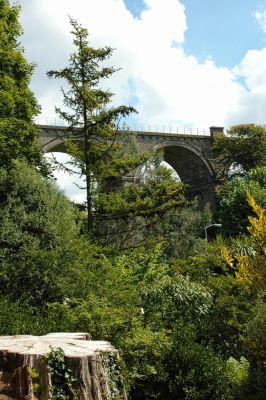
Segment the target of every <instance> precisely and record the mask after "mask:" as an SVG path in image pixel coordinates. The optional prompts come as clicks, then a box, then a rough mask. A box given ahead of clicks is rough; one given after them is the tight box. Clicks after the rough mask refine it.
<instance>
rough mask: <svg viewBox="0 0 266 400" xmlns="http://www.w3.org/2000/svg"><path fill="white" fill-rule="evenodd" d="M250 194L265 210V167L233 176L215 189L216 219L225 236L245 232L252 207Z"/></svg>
mask: <svg viewBox="0 0 266 400" xmlns="http://www.w3.org/2000/svg"><path fill="white" fill-rule="evenodd" d="M247 193H250V194H251V195H252V196H253V197H254V198H255V200H256V201H257V203H258V204H261V205H262V206H263V207H264V208H266V167H265V166H264V167H258V168H256V169H251V170H250V171H248V172H247V173H246V174H245V175H243V176H241V177H240V176H235V177H234V178H232V179H231V180H230V181H228V182H225V183H224V184H223V185H222V186H220V187H219V188H218V189H217V207H218V209H217V219H219V221H220V222H221V223H222V232H223V233H224V234H226V235H234V236H235V235H239V234H242V233H246V232H247V226H248V223H249V222H248V216H249V215H250V214H252V207H251V206H250V205H249V203H248V199H247Z"/></svg>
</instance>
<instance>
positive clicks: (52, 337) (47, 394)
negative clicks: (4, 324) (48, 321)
mask: <svg viewBox="0 0 266 400" xmlns="http://www.w3.org/2000/svg"><path fill="white" fill-rule="evenodd" d="M88 339H89V335H88V334H87V333H51V334H48V335H45V336H29V335H20V336H0V400H9V399H17V400H31V399H36V400H37V399H52V398H53V396H54V398H55V397H56V396H55V393H56V394H57V395H58V393H60V394H61V396H62V397H60V398H62V399H70V400H127V396H126V392H125V389H124V385H123V381H122V376H121V372H120V367H119V358H118V352H117V350H116V349H115V348H114V347H113V346H112V345H111V344H110V343H109V342H105V341H92V340H88ZM58 354H59V355H60V354H61V356H62V360H61V361H60V362H59V361H58V358H57V355H58ZM51 363H52V364H51ZM51 365H52V367H51Z"/></svg>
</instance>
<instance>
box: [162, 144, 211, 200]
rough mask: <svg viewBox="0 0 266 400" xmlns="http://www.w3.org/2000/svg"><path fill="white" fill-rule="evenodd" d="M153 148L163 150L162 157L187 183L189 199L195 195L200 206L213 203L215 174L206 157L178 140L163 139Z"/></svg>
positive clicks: (191, 146) (194, 147)
mask: <svg viewBox="0 0 266 400" xmlns="http://www.w3.org/2000/svg"><path fill="white" fill-rule="evenodd" d="M155 150H162V151H163V159H164V161H165V162H167V163H168V164H169V165H170V166H171V167H172V168H173V169H174V170H175V171H176V172H177V173H178V175H179V176H180V179H181V180H182V182H184V183H185V184H187V185H188V189H187V196H188V198H189V199H192V198H195V197H197V198H198V200H199V202H200V204H201V206H204V205H205V204H206V203H210V204H211V206H212V207H214V205H215V198H214V179H215V174H214V171H213V168H212V166H211V164H210V162H209V161H208V159H207V157H205V155H204V154H203V153H202V152H201V151H200V150H199V149H198V148H197V147H196V146H193V145H192V144H188V143H186V142H183V141H180V140H172V141H165V142H161V143H159V144H157V145H156V146H155Z"/></svg>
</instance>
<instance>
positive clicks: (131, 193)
mask: <svg viewBox="0 0 266 400" xmlns="http://www.w3.org/2000/svg"><path fill="white" fill-rule="evenodd" d="M70 24H71V26H72V32H71V33H72V34H73V35H74V46H75V48H76V52H75V53H73V54H71V56H70V60H69V65H68V66H67V67H66V68H63V69H61V70H58V71H49V72H48V76H49V77H54V78H61V79H62V78H63V79H65V80H66V81H67V84H68V89H67V90H62V92H63V100H64V106H65V107H66V110H62V109H59V108H56V110H57V112H58V114H59V115H60V117H61V118H63V119H64V120H65V121H66V122H67V123H68V126H69V131H70V132H71V133H72V138H71V139H70V140H69V139H68V140H66V144H67V147H68V151H69V153H70V155H72V156H74V157H75V160H76V161H74V163H76V164H78V166H79V167H80V169H81V172H82V173H83V174H84V175H85V179H86V184H85V188H86V200H87V213H88V218H87V228H88V232H93V230H94V222H95V221H96V220H98V221H99V220H100V221H101V222H102V223H103V222H104V221H107V220H110V219H113V220H114V219H124V220H125V219H127V218H132V217H135V216H138V215H140V216H142V217H143V216H146V215H147V216H149V215H151V214H152V213H154V212H158V209H160V206H161V205H162V204H164V205H165V203H167V205H168V206H169V207H172V206H176V205H177V204H179V203H180V196H179V194H180V191H181V188H180V187H177V185H176V184H174V188H173V182H172V181H171V185H170V187H169V185H168V188H166V189H165V190H161V193H162V195H161V196H160V198H158V196H157V197H156V198H153V195H152V192H151V190H150V187H149V188H145V189H144V188H143V187H142V188H139V189H137V188H136V187H135V188H134V189H132V186H131V185H129V186H127V187H126V188H124V189H125V190H124V189H123V187H122V185H121V181H122V179H123V176H125V175H127V174H129V173H130V172H132V171H133V170H134V169H135V168H136V167H137V166H139V165H141V164H143V162H145V161H146V160H147V159H148V158H149V157H150V154H144V153H141V152H139V151H138V149H137V146H136V143H134V139H133V140H132V138H133V137H134V135H132V133H130V132H128V133H125V131H121V130H119V129H118V128H119V121H120V119H121V117H125V116H127V115H129V114H130V113H132V112H136V111H135V109H134V108H133V107H128V106H119V107H113V106H112V105H111V104H110V103H111V100H112V96H113V93H111V92H110V91H109V90H104V89H102V88H101V85H102V83H103V80H105V79H107V78H110V77H111V76H112V75H113V73H114V72H116V70H115V69H114V68H113V67H109V66H107V62H106V61H107V60H108V59H109V58H110V56H111V55H112V51H113V50H112V49H111V48H110V47H104V48H98V49H95V48H93V47H90V46H89V44H88V31H87V29H85V28H83V27H82V26H81V25H80V24H79V23H78V22H77V21H75V20H73V19H70ZM80 136H81V137H82V141H83V142H84V148H83V149H81V146H80V143H81V142H80ZM118 182H120V185H118ZM168 183H169V182H166V185H167V184H168ZM160 184H161V183H160ZM174 198H175V200H174Z"/></svg>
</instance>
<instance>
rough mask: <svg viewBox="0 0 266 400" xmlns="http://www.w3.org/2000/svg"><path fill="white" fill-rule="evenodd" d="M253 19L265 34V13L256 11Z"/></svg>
mask: <svg viewBox="0 0 266 400" xmlns="http://www.w3.org/2000/svg"><path fill="white" fill-rule="evenodd" d="M255 18H256V20H257V21H258V23H259V25H260V27H261V30H262V32H263V33H266V11H256V12H255Z"/></svg>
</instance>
